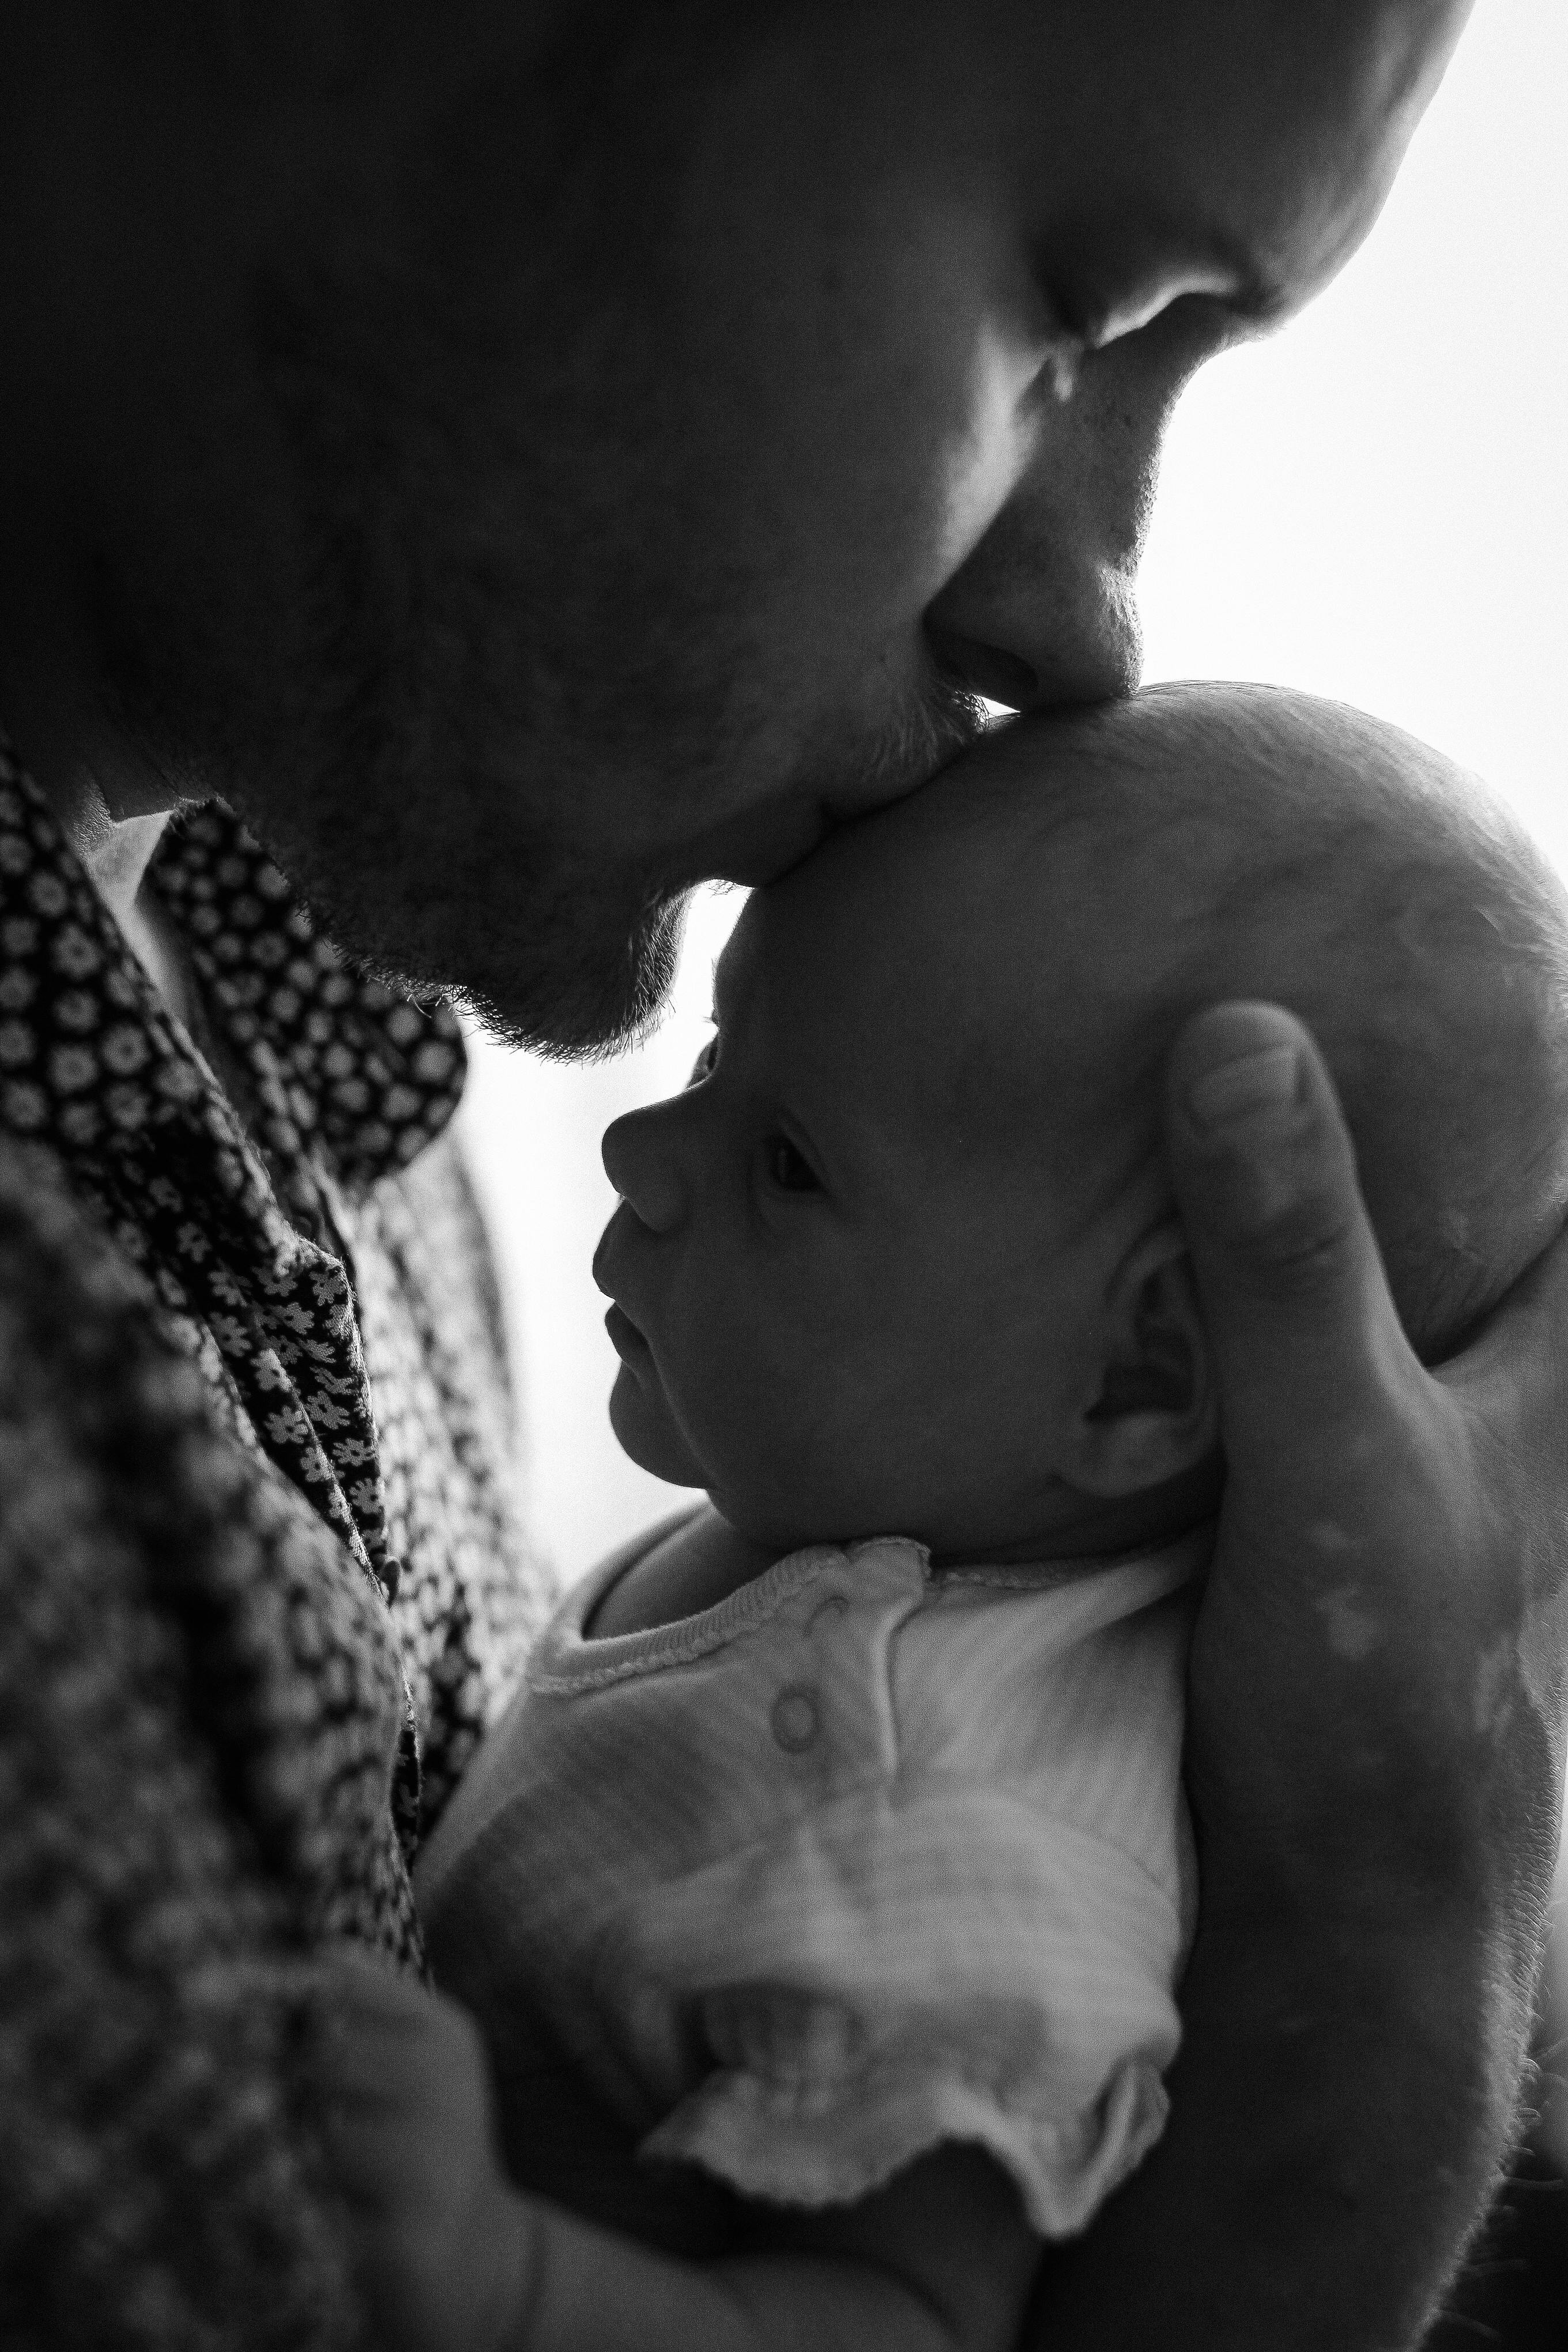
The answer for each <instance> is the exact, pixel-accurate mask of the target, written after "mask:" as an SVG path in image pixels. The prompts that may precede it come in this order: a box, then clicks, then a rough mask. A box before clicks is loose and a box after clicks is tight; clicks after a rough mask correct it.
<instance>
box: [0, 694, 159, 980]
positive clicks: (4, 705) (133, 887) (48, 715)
mask: <svg viewBox="0 0 1568 2352" xmlns="http://www.w3.org/2000/svg"><path fill="white" fill-rule="evenodd" d="M70 699H71V698H61V697H59V696H55V695H49V694H47V693H35V692H32V691H30V690H29V681H27V680H26V679H24V678H21V677H16V676H14V675H13V676H8V677H6V679H5V688H4V697H3V699H0V719H4V721H5V725H6V727H7V728H8V729H9V730H11V735H12V744H13V748H14V750H15V751H16V757H17V759H18V760H19V761H21V763H22V765H23V767H24V768H26V772H27V773H28V775H29V776H30V777H31V778H32V780H33V782H34V783H35V784H36V785H37V788H38V790H39V792H40V793H42V794H43V796H44V798H45V800H46V801H47V803H48V804H49V807H50V809H51V810H52V811H53V813H54V815H55V818H56V820H57V822H58V824H59V826H60V829H61V831H62V832H63V833H64V835H65V836H66V839H67V840H68V842H69V844H70V845H71V847H72V849H73V850H74V851H75V852H76V855H77V856H78V857H79V859H80V861H81V863H82V865H83V866H85V868H86V869H87V872H88V874H89V876H90V877H91V880H92V883H93V886H94V887H95V888H96V889H97V891H98V894H99V896H100V898H101V899H102V900H103V903H104V905H105V906H106V907H107V908H109V911H110V914H111V915H112V916H113V917H114V919H115V921H116V922H117V923H118V924H119V926H120V928H121V930H122V931H123V932H124V934H125V937H126V940H128V941H129V943H130V945H131V947H132V950H134V951H135V953H136V955H137V956H138V957H139V958H140V960H141V961H142V964H143V965H145V967H146V969H147V971H149V972H150V973H151V975H152V978H153V983H154V985H155V986H156V987H157V989H158V991H159V992H160V993H161V995H162V996H163V999H164V1001H165V1003H167V1004H168V1006H169V1008H170V1010H171V1011H172V1012H173V1013H175V1014H176V1015H177V1016H178V1017H179V1018H180V1019H181V1020H182V1021H184V1022H185V1023H186V1024H187V1025H188V1024H189V1020H190V1014H191V992H190V985H189V982H188V978H187V975H186V972H185V967H184V957H183V956H182V955H181V953H180V951H179V949H178V946H177V943H176V942H175V940H174V937H173V934H172V932H171V929H170V927H169V925H168V922H167V920H166V919H164V918H163V915H162V913H161V910H160V908H158V905H157V903H156V900H155V899H154V898H153V894H152V892H151V891H150V890H149V889H148V888H147V887H145V886H146V880H147V869H148V867H149V866H150V865H151V864H152V862H153V856H154V855H155V854H156V852H157V848H158V845H159V843H160V841H161V840H162V839H163V831H164V828H165V826H166V825H167V824H168V822H169V819H170V817H171V816H172V815H173V814H174V793H172V792H171V791H170V789H169V786H168V784H167V782H165V780H164V779H163V777H161V776H160V775H158V773H157V772H156V771H155V770H154V769H153V767H152V766H151V764H150V763H149V762H148V761H146V760H144V759H143V758H142V757H141V755H140V754H139V753H137V752H135V751H132V750H130V749H129V748H128V747H126V746H125V745H124V744H123V743H122V742H121V740H119V739H118V738H116V737H115V736H113V735H111V734H110V731H109V730H107V729H105V728H103V727H102V726H101V725H100V726H89V725H80V724H76V723H73V719H72V716H71V713H70V708H69V704H70Z"/></svg>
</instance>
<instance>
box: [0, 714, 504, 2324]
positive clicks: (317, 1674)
mask: <svg viewBox="0 0 1568 2352" xmlns="http://www.w3.org/2000/svg"><path fill="white" fill-rule="evenodd" d="M152 877H153V883H154V886H155V887H156V889H157V891H158V893H159V895H160V898H161V901H162V905H163V908H165V909H166V911H167V913H168V915H169V917H170V918H171V919H172V920H173V922H174V924H175V925H176V926H177V928H178V929H179V931H180V933H181V935H182V937H183V940H184V946H185V949H186V951H187V954H188V958H189V963H190V966H191V970H192V972H193V975H194V980H195V987H196V989H197V991H198V992H199V997H200V1008H201V1011H200V1022H199V1024H198V1025H199V1026H204V1034H205V1043H206V1050H205V1052H204V1050H203V1049H202V1047H201V1045H198V1043H197V1042H196V1041H195V1039H194V1038H193V1037H192V1036H191V1035H189V1034H187V1033H186V1032H185V1030H184V1028H183V1027H182V1026H181V1024H179V1023H178V1022H177V1021H176V1020H174V1018H173V1017H172V1015H171V1014H170V1013H169V1012H168V1010H167V1008H166V1007H165V1005H164V1003H163V999H162V997H161V996H160V995H159V993H158V992H157V991H156V989H155V988H154V987H153V982H151V980H150V979H149V977H148V975H147V974H146V972H145V971H144V970H143V968H142V964H141V963H140V961H138V959H137V958H136V957H135V955H134V954H133V953H132V950H131V949H130V948H129V946H128V944H127V942H126V940H125V939H124V937H123V935H122V933H121V930H120V929H119V926H118V925H117V924H116V922H115V921H114V919H113V918H112V917H111V916H110V913H109V911H108V909H107V908H106V907H105V906H104V904H103V902H102V900H101V899H100V897H99V896H98V893H97V891H96V890H95V888H94V887H93V886H92V884H91V882H90V881H89V877H88V876H87V875H86V873H85V871H84V870H83V868H82V867H81V866H80V865H79V862H78V861H77V859H76V858H75V856H73V854H72V852H71V850H70V848H69V846H68V844H67V842H66V841H65V839H64V837H63V835H62V834H61V832H60V829H59V827H58V824H57V823H56V822H55V820H54V818H53V816H52V815H51V814H50V812H49V810H48V807H47V803H45V802H44V800H43V799H42V797H41V795H40V794H39V793H37V790H36V788H35V787H34V786H33V785H32V784H31V783H30V782H29V781H28V780H27V778H26V776H25V775H24V774H23V773H22V772H20V771H19V770H18V768H17V767H16V763H15V761H14V760H13V759H12V758H11V757H10V755H9V753H8V751H6V750H5V746H4V743H3V741H0V2341H3V2342H4V2343H5V2345H6V2346H7V2347H13V2346H16V2347H20V2346H24V2345H37V2346H44V2345H47V2346H50V2347H55V2346H61V2347H63V2346H71V2347H78V2346H83V2347H85V2346H93V2347H96V2346H99V2345H103V2346H106V2347H107V2346H110V2345H112V2346H115V2347H119V2346H126V2347H132V2346H134V2347H142V2346H146V2347H159V2352H179V2347H186V2346H192V2347H195V2346H203V2347H206V2346H213V2347H216V2346H220V2345H221V2346H223V2347H231V2346H232V2347H246V2352H248V2347H252V2346H267V2347H274V2346H276V2347H285V2346H287V2347H290V2352H292V2347H306V2346H310V2347H318V2346H320V2347H328V2346H338V2345H341V2344H347V2343H351V2342H353V2341H354V2340H355V2332H356V2320H355V2315H354V2313H353V2303H352V2298H351V2297H350V2295H349V2294H348V2291H347V2287H346V2283H345V2280H344V2278H343V2275H342V2266H341V2260H340V2256H339V2253H338V2251H337V2238H336V2235H335V2232H334V2231H333V2230H332V2228H331V2216H330V2210H329V2209H328V2206H327V2204H326V2202H325V2200H324V2195H323V2191H322V2189H321V2181H320V2179H319V2178H318V2175H317V2173H316V2169H315V2158H314V2152H313V2144H312V2140H311V2136H310V2129H309V2125H308V2120H307V2119H306V2118H305V2116H304V2115H303V2111H302V2108H301V2105H300V2100H301V2090H300V2069H299V2053H300V2043H301V2028H302V2023H303V2016H304V2006H305V2000H306V1990H305V1983H306V1980H305V1977H304V1973H303V1969H302V1963H303V1961H304V1959H305V1958H306V1956H307V1955H308V1954H309V1953H310V1950H311V1948H313V1947H314V1946H316V1945H318V1944H319V1943H320V1942H321V1940H322V1939H323V1938H325V1937H331V1936H336V1935H345V1934H346V1935H353V1936H356V1937H362V1938H363V1939H365V1940H367V1941H369V1942H371V1943H374V1944H376V1945H378V1946H380V1947H381V1948H384V1950H386V1951H387V1952H388V1953H389V1954H390V1955H392V1956H394V1957H395V1958H396V1959H397V1960H399V1961H400V1962H401V1963H403V1964H404V1965H406V1966H410V1967H415V1968H417V1967H419V1966H421V1965H422V1955H421V1951H420V1944H419V1933H418V1926H417V1921H416V1916H415V1912H414V1906H413V1900H412V1896H411V1894H410V1891H409V1880H408V1871H409V1865H410V1864H411V1862H412V1860H413V1856H414V1853H415V1852H416V1847H417V1844H418V1841H419V1840H420V1838H421V1837H422V1836H423V1835H424V1833H425V1832H426V1831H427V1830H428V1829H429V1827H430V1826H431V1825H432V1823H433V1822H435V1820H436V1819H437V1817H438V1815H439V1813H440V1811H441V1808H442V1805H443V1803H444V1801H445V1800H446V1798H447V1794H448V1793H449V1791H450V1790H451V1789H452V1787H453V1785H454V1783H455V1781H456V1780H457V1777H458V1774H459V1773H460V1772H461V1769H462V1767H463V1765H464V1762H465V1761H466V1759H467V1758H468V1755H469V1753H470V1752H471V1751H472V1748H473V1747H474V1745H475V1743H476V1741H477V1740H478V1738H479V1734H480V1731H481V1729H482V1728H483V1727H484V1725H485V1723H486V1721H487V1720H488V1718H489V1716H490V1714H491V1713H492V1711H493V1709H494V1706H495V1703H496V1701H497V1699H498V1697H499V1696H500V1694H501V1692H502V1691H503V1690H504V1689H505V1688H506V1687H507V1686H508V1685H510V1682H511V1681H512V1680H513V1678H514V1677H515V1675H516V1672H517V1669H518V1666H519V1664H520V1663H521V1657H522V1654H523V1653H524V1651H525V1649H526V1646H527V1642H528V1639H529V1636H530V1634H531V1630H532V1628H533V1626H534V1625H535V1623H536V1622H538V1620H539V1619H540V1617H541V1616H542V1613H543V1612H544V1610H545V1608H546V1607H547V1605H548V1601H549V1600H550V1597H551V1596H550V1593H549V1590H548V1586H547V1582H546V1580H545V1579H544V1577H543V1576H542V1573H541V1571H540V1570H539V1568H538V1566H537V1564H536V1563H535V1562H534V1561H533V1560H531V1558H530V1557H529V1555H528V1553H527V1551H526V1549H525V1548H524V1546H523V1545H522V1543H521V1540H520V1537H519V1532H518V1526H517V1519H516V1516H515V1507H514V1500H513V1495H512V1488H511V1481H510V1431H511V1407H510V1396H509V1392H508V1389H507V1383H506V1375H505V1365H504V1357H503V1353H502V1348H501V1342H500V1319H499V1315H498V1312H497V1303H496V1295H495V1290H494V1285H493V1281H492V1279H491V1276H490V1270H489V1260H488V1257H487V1255H486V1252H485V1246H484V1237H483V1233H482V1229H481V1227H480V1224H479V1218H478V1214H477V1212H476V1209H475V1205H474V1202H473V1198H472V1195H471V1192H470V1191H469V1189H468V1183H467V1181H466V1179H465V1176H464V1173H463V1170H462V1165H461V1161H460V1159H459V1157H458V1151H457V1149H456V1146H455V1143H454V1140H453V1139H452V1137H451V1134H450V1131H449V1122H450V1120H451V1117H452V1113H453V1111H454V1110H455V1108H457V1105H458V1100H459V1097H460V1094H461V1089H462V1081H463V1070H464V1062H463V1048H462V1040H461V1036H460V1034H459V1032H458V1026H457V1024H456V1021H455V1020H454V1018H453V1016H452V1014H451V1013H450V1011H449V1010H448V1009H447V1007H445V1006H444V1005H437V1006H436V1007H435V1008H434V1009H431V1010H425V1009H422V1008H420V1007H419V1006H417V1005H416V1004H413V1003H409V1002H407V1001H406V1000H405V999H403V998H401V997H399V996H397V995H396V994H395V993H394V992H392V991H391V990H390V989H388V988H386V987H384V985H382V984H381V983H380V982H373V981H369V980H365V979H363V978H361V977H359V976H357V975H356V974H355V973H353V971H351V970H350V969H349V968H348V967H347V966H346V965H345V964H344V962H343V961H342V959H341V958H340V957H339V955H338V954H337V953H336V952H335V950H333V949H332V948H331V946H330V945H329V944H328V943H327V942H326V941H325V940H322V939H321V938H320V937H319V936H318V934H317V933H316V931H315V930H314V929H313V927H312V924H311V922H310V919H309V917H308V916H307V915H306V913H305V912H304V911H303V909H302V908H300V907H299V906H297V905H296V904H295V903H294V902H293V900H292V898H291V894H290V892H289V887H288V885H287V883H286V882H285V881H284V879H283V877H282V876H281V875H280V874H279V872H278V869H277V868H276V866H273V865H272V864H271V862H270V861H269V859H268V857H267V856H266V854H265V853H264V852H263V851H262V850H261V849H259V848H258V846H257V845H256V844H255V842H254V841H252V840H251V839H250V838H249V837H248V835H247V834H246V833H245V831H244V829H243V828H242V827H241V825H240V824H238V823H237V820H236V819H235V818H234V817H233V816H232V815H231V814H229V813H228V812H227V811H226V809H225V808H223V807H222V805H221V804H219V803H211V804H209V805H208V806H206V807H205V808H203V809H201V810H199V811H197V812H196V813H195V814H191V815H187V816H185V817H183V818H181V819H179V820H177V821H176V822H175V823H174V824H172V825H171V827H170V829H169V831H168V834H167V835H166V836H165V840H164V844H163V847H162V849H161V851H160V853H159V856H158V858H157V860H156V861H155V864H154V866H153V869H152ZM219 1057H221V1058H222V1059H223V1060H224V1061H225V1064H226V1067H227V1068H229V1069H230V1070H231V1071H232V1072H234V1073H237V1088H236V1091H237V1092H238V1093H241V1094H242V1095H243V1097H244V1101H245V1108H246V1116H245V1118H243V1119H242V1118H241V1116H240V1114H239V1112H238V1111H237V1108H236V1107H235V1104H234V1103H233V1101H231V1100H230V1099H229V1097H228V1096H227V1095H226V1093H225V1091H224V1088H223V1087H222V1086H221V1085H220V1084H219V1082H218V1079H217V1077H216V1075H215V1072H214V1068H213V1066H212V1061H213V1059H214V1058H219Z"/></svg>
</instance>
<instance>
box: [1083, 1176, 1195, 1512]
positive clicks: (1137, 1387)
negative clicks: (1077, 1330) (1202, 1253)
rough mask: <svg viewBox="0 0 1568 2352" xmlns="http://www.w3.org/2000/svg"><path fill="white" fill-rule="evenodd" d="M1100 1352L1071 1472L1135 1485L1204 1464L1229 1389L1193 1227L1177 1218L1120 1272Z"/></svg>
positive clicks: (1094, 1484)
mask: <svg viewBox="0 0 1568 2352" xmlns="http://www.w3.org/2000/svg"><path fill="white" fill-rule="evenodd" d="M1101 1334H1102V1344H1101V1348H1100V1362H1099V1364H1098V1366H1097V1367H1096V1368H1095V1370H1094V1373H1093V1375H1092V1377H1091V1379H1090V1381H1089V1387H1088V1391H1087V1393H1086V1396H1085V1402H1084V1405H1083V1409H1082V1410H1081V1412H1079V1415H1078V1418H1077V1420H1076V1422H1075V1423H1074V1425H1073V1433H1072V1452H1073V1455H1074V1459H1073V1461H1072V1462H1071V1463H1070V1464H1064V1465H1063V1471H1064V1475H1066V1476H1067V1477H1068V1478H1069V1479H1070V1480H1071V1482H1072V1484H1073V1485H1074V1486H1078V1487H1079V1488H1081V1489H1082V1490H1083V1491H1084V1492H1085V1493H1086V1494H1090V1495H1104V1496H1111V1495H1132V1494H1137V1493H1139V1492H1140V1491H1142V1489H1143V1488H1145V1487H1149V1486H1160V1485H1162V1484H1163V1482H1164V1481H1165V1480H1166V1479H1167V1478H1173V1477H1176V1476H1178V1475H1180V1474H1181V1473H1182V1472H1183V1471H1184V1470H1192V1469H1194V1468H1195V1467H1196V1466H1197V1465H1198V1464H1199V1463H1200V1462H1202V1461H1204V1460H1205V1457H1206V1456H1207V1455H1208V1454H1211V1453H1212V1452H1213V1451H1214V1448H1215V1445H1216V1444H1218V1441H1219V1392H1218V1388H1217V1385H1216V1383H1215V1377H1214V1361H1213V1358H1212V1356H1211V1354H1210V1350H1209V1344H1208V1335H1207V1333H1206V1332H1205V1329H1204V1326H1203V1318H1202V1316H1201V1315H1200V1313H1199V1311H1198V1297H1197V1291H1196V1289H1195V1287H1194V1283H1193V1269H1192V1264H1191V1261H1190V1260H1189V1258H1188V1256H1187V1244H1186V1236H1185V1234H1184V1233H1183V1231H1182V1229H1181V1227H1180V1225H1179V1224H1177V1223H1176V1222H1175V1220H1174V1219H1171V1220H1170V1221H1169V1222H1168V1223H1165V1224H1163V1225H1160V1226H1157V1227H1156V1228H1155V1230H1154V1231H1153V1232H1152V1233H1149V1234H1144V1236H1143V1238H1142V1241H1140V1242H1139V1243H1138V1244H1136V1246H1135V1247H1134V1248H1132V1249H1131V1250H1130V1251H1129V1252H1128V1254H1127V1255H1126V1257H1125V1258H1123V1260H1122V1262H1121V1265H1120V1266H1118V1268H1117V1270H1116V1272H1115V1274H1114V1275H1113V1276H1112V1277H1111V1282H1110V1290H1109V1292H1108V1294H1107V1297H1106V1302H1105V1311H1104V1315H1103V1318H1102V1324H1101Z"/></svg>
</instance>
